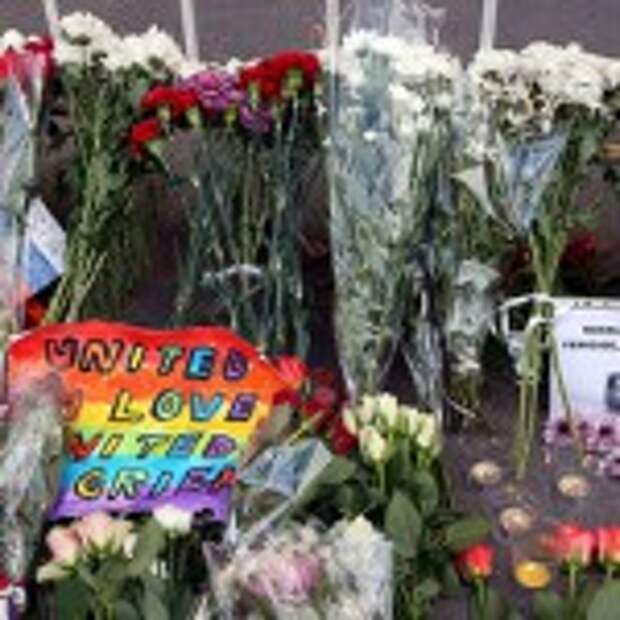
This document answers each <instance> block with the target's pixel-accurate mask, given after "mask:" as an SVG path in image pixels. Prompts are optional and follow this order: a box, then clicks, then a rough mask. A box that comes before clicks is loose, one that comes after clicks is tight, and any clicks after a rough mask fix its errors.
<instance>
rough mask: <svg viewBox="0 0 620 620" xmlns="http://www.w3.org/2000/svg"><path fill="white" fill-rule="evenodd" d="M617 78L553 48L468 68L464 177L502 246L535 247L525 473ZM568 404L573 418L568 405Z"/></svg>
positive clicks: (484, 57) (576, 51) (526, 343)
mask: <svg viewBox="0 0 620 620" xmlns="http://www.w3.org/2000/svg"><path fill="white" fill-rule="evenodd" d="M618 76H619V64H618V62H617V61H615V60H612V59H607V58H603V57H600V56H596V55H593V54H589V53H586V52H584V51H583V50H581V48H579V47H578V46H576V45H569V46H567V47H558V46H553V45H549V44H546V43H533V44H531V45H530V46H528V47H527V48H525V49H523V50H521V51H520V52H516V51H510V50H491V51H483V52H480V53H479V54H478V55H477V57H476V58H475V60H474V62H473V63H472V64H471V66H470V68H469V83H470V87H471V91H472V92H473V105H472V106H471V107H470V111H471V112H472V114H478V115H479V116H480V117H481V118H483V119H484V122H483V123H479V124H478V127H481V128H482V129H483V131H481V132H478V135H477V136H476V137H475V138H474V139H473V140H472V141H471V142H470V143H469V148H468V147H467V146H466V147H465V150H466V151H467V150H468V151H469V153H468V154H469V156H470V161H471V162H472V165H471V166H470V167H469V168H467V169H466V170H464V171H462V172H461V173H460V174H459V178H460V180H461V181H463V182H464V184H465V185H466V186H467V187H468V189H469V191H470V192H471V194H472V195H473V196H474V197H475V199H476V201H477V203H478V206H479V208H480V209H481V210H482V212H484V213H485V215H486V217H487V218H488V220H489V221H491V222H492V225H493V227H494V228H495V230H496V233H497V237H498V238H499V239H501V240H502V241H503V244H504V246H506V245H508V246H510V245H512V249H513V252H514V251H515V248H516V247H517V246H519V245H520V246H523V247H526V248H527V249H528V252H529V256H530V260H531V271H532V274H533V276H534V285H533V290H532V293H533V294H534V295H532V296H530V298H529V299H528V298H526V299H525V302H526V303H529V304H531V306H532V308H533V312H532V316H531V320H530V322H529V323H528V326H527V328H526V330H525V332H524V334H523V338H522V340H521V341H520V342H518V343H517V346H516V347H513V351H515V352H516V354H517V356H518V360H517V371H518V373H519V377H520V383H521V395H520V407H519V421H518V426H517V433H516V443H515V455H516V464H517V473H518V475H519V476H523V475H524V473H525V467H526V465H527V461H528V457H529V446H530V444H531V441H532V440H533V437H534V433H535V429H536V421H535V420H536V416H537V410H538V405H539V401H538V389H539V382H540V377H541V372H542V355H543V353H545V352H550V353H551V368H552V371H553V372H557V371H558V368H557V364H556V361H555V353H554V345H553V340H552V337H551V338H550V337H549V330H548V324H549V322H550V320H551V318H552V315H553V304H552V303H551V299H550V297H551V296H552V295H553V294H554V293H555V292H556V279H557V274H558V269H559V263H560V260H561V257H562V255H563V253H564V250H565V247H566V243H567V241H568V237H569V234H570V233H571V232H572V231H574V230H575V229H579V228H582V227H585V226H588V224H589V222H590V220H591V217H592V214H591V213H589V212H588V210H587V209H584V208H582V207H581V206H580V205H578V202H577V201H578V189H579V187H580V183H581V182H582V180H583V179H584V177H585V175H586V174H587V173H588V171H589V170H590V167H591V165H592V164H593V163H594V162H595V160H596V154H597V152H598V151H599V149H600V147H601V146H602V141H603V139H604V138H605V136H607V135H608V134H609V132H610V129H611V127H612V118H613V114H614V112H615V108H616V106H617V93H618V86H619V84H620V83H619V81H618ZM472 124H473V123H472ZM475 134H476V132H473V133H472V136H474V135H475ZM498 247H501V246H498ZM513 344H514V343H513ZM565 405H566V410H567V416H568V417H570V415H571V412H570V405H569V403H568V402H566V399H565ZM571 425H572V422H571Z"/></svg>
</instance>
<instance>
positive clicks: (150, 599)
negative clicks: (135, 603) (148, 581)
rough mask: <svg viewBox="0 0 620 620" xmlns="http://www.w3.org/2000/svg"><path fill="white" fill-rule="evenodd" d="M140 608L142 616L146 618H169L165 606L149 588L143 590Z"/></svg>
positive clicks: (154, 619) (158, 619) (164, 619)
mask: <svg viewBox="0 0 620 620" xmlns="http://www.w3.org/2000/svg"><path fill="white" fill-rule="evenodd" d="M142 610H143V615H144V617H145V618H148V620H169V617H170V616H169V614H168V610H167V609H166V606H165V605H164V604H163V603H162V602H161V600H160V598H159V597H158V596H156V595H155V593H154V592H152V591H151V590H145V591H144V599H143V601H142Z"/></svg>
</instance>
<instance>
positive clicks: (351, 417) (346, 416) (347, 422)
mask: <svg viewBox="0 0 620 620" xmlns="http://www.w3.org/2000/svg"><path fill="white" fill-rule="evenodd" d="M342 423H343V424H344V427H345V428H346V429H347V431H348V432H349V434H351V435H353V437H356V436H357V431H358V428H357V420H356V418H355V412H354V411H353V409H349V408H348V407H347V408H346V409H345V410H344V411H343V412H342Z"/></svg>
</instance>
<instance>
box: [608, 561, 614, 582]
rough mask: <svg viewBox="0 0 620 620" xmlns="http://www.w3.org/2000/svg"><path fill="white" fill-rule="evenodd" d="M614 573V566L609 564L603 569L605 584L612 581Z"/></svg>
mask: <svg viewBox="0 0 620 620" xmlns="http://www.w3.org/2000/svg"><path fill="white" fill-rule="evenodd" d="M615 573H616V565H615V564H613V563H611V562H609V563H608V564H607V566H606V567H605V582H607V583H608V582H610V581H612V580H613V578H614V576H615Z"/></svg>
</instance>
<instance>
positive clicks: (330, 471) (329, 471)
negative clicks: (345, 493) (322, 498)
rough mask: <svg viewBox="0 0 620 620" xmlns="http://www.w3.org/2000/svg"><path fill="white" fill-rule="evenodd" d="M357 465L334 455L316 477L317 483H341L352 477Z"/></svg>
mask: <svg viewBox="0 0 620 620" xmlns="http://www.w3.org/2000/svg"><path fill="white" fill-rule="evenodd" d="M356 470H357V465H356V464H355V463H354V462H353V461H350V460H349V459H345V458H342V457H336V458H334V459H332V460H331V461H330V463H329V464H328V465H327V467H325V469H324V470H323V471H322V472H321V473H320V475H319V477H318V481H317V482H318V483H319V484H331V485H337V484H343V483H344V482H347V481H348V480H349V479H351V478H352V477H353V475H354V474H355V472H356Z"/></svg>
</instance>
